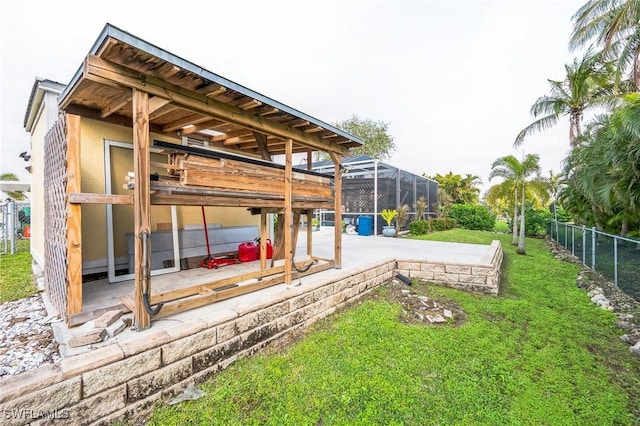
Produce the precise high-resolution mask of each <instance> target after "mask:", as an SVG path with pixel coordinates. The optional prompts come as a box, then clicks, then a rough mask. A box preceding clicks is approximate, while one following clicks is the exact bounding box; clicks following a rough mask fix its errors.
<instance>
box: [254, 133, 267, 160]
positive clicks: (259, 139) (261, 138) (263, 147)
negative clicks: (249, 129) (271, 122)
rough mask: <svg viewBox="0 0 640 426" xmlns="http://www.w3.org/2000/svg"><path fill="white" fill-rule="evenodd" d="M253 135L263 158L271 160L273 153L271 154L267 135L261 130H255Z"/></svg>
mask: <svg viewBox="0 0 640 426" xmlns="http://www.w3.org/2000/svg"><path fill="white" fill-rule="evenodd" d="M253 137H254V138H255V139H256V143H257V144H258V151H259V152H260V156H261V157H262V159H263V160H266V161H271V154H269V148H268V147H267V135H263V134H262V133H260V132H255V131H254V132H253Z"/></svg>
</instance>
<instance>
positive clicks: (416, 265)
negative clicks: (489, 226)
mask: <svg viewBox="0 0 640 426" xmlns="http://www.w3.org/2000/svg"><path fill="white" fill-rule="evenodd" d="M491 253H492V255H491V256H490V258H488V259H486V263H483V264H482V265H462V264H461V265H449V264H447V265H444V264H430V263H427V262H425V261H397V262H396V261H395V260H388V261H384V262H383V263H378V264H376V265H371V266H369V267H366V268H363V269H361V270H359V271H357V272H356V273H354V274H352V275H350V276H347V277H344V276H343V277H340V278H336V279H334V280H332V281H329V282H323V283H321V284H316V285H305V286H299V287H291V288H289V289H288V290H287V291H286V292H280V293H279V294H276V295H273V296H267V297H265V298H264V300H262V301H261V303H260V305H258V306H249V307H246V308H245V309H244V310H242V309H237V310H231V309H220V310H218V311H215V312H213V313H210V314H207V315H203V316H201V317H200V318H198V319H196V320H193V321H189V322H187V323H183V324H180V325H177V326H174V327H171V328H166V329H162V330H154V329H153V328H152V329H150V330H147V331H144V332H142V333H139V334H138V335H137V336H136V338H135V339H131V340H127V341H121V342H117V343H114V344H111V345H108V346H104V347H102V348H99V349H95V350H93V351H91V352H87V353H84V354H81V355H77V356H74V357H70V358H66V359H63V360H62V361H60V362H58V363H55V364H47V365H46V366H42V367H40V368H38V369H36V370H32V371H29V372H26V373H22V374H19V375H17V376H12V377H10V378H8V379H3V380H1V381H0V415H1V416H2V419H3V424H7V425H9V424H12V425H14V424H15V425H23V424H28V423H32V424H37V425H40V424H49V423H55V424H56V425H59V424H60V425H61V424H74V425H75V424H96V425H110V424H112V423H114V422H116V421H119V420H126V419H130V418H133V417H137V416H141V415H144V414H146V413H147V412H149V411H150V410H151V408H152V407H153V405H154V404H155V403H156V402H158V401H159V400H161V399H163V398H170V397H172V396H174V395H176V394H178V393H180V392H181V391H183V390H184V389H186V388H187V387H189V386H191V385H197V384H199V383H201V382H203V381H204V380H206V379H207V378H208V377H210V376H211V375H213V374H215V373H217V372H218V371H220V370H222V369H224V368H225V367H226V366H227V365H229V364H230V363H232V362H233V361H235V360H236V359H237V358H238V357H241V356H246V355H250V354H253V353H254V352H256V351H258V350H260V349H261V348H263V347H264V346H265V345H267V343H269V342H270V341H271V340H274V339H277V338H279V337H281V336H282V335H284V334H285V333H287V332H290V331H292V330H294V329H296V328H299V327H306V326H308V325H310V324H312V323H314V322H316V321H317V320H319V319H321V318H324V317H326V316H327V315H329V314H331V313H333V312H335V310H336V309H339V308H341V307H343V306H344V305H345V304H348V303H351V302H353V301H354V300H356V299H358V298H360V297H361V296H363V295H364V294H366V293H367V292H369V291H371V290H372V289H373V288H375V287H377V286H378V285H380V284H382V283H383V282H385V281H388V280H389V279H391V278H392V277H393V274H394V272H395V270H396V268H397V270H398V272H400V273H403V274H406V275H409V276H411V277H412V278H414V277H415V278H424V279H427V280H429V281H434V282H437V283H442V284H446V285H451V286H453V287H457V288H464V289H467V290H473V291H481V292H483V293H492V294H496V293H497V290H498V285H499V277H500V263H501V260H502V250H501V247H500V245H499V243H498V244H497V246H495V247H494V246H493V245H492V251H491ZM474 274H475V275H474ZM474 277H476V278H474ZM478 277H479V278H478ZM38 417H40V418H38Z"/></svg>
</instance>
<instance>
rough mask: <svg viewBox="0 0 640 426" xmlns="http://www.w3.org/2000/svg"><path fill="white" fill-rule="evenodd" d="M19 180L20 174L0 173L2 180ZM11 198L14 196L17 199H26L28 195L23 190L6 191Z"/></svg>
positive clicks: (0, 179)
mask: <svg viewBox="0 0 640 426" xmlns="http://www.w3.org/2000/svg"><path fill="white" fill-rule="evenodd" d="M2 180H4V181H11V182H14V181H18V176H16V174H15V173H0V181H2ZM5 192H6V193H7V195H8V196H9V198H13V199H14V200H16V201H22V200H26V199H27V196H26V195H24V192H23V191H5Z"/></svg>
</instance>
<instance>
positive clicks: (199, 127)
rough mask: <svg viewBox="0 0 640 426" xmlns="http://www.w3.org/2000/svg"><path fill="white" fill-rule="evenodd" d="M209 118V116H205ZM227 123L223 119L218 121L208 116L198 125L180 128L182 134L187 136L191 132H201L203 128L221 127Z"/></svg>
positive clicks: (214, 128) (213, 128)
mask: <svg viewBox="0 0 640 426" xmlns="http://www.w3.org/2000/svg"><path fill="white" fill-rule="evenodd" d="M207 118H209V117H207ZM226 125H227V123H226V122H224V121H220V120H217V119H215V118H214V119H211V118H209V119H208V120H207V121H204V122H202V123H200V124H198V125H195V126H193V127H187V128H186V129H183V130H182V136H187V135H190V134H193V133H198V132H201V131H203V130H216V128H219V127H222V126H226Z"/></svg>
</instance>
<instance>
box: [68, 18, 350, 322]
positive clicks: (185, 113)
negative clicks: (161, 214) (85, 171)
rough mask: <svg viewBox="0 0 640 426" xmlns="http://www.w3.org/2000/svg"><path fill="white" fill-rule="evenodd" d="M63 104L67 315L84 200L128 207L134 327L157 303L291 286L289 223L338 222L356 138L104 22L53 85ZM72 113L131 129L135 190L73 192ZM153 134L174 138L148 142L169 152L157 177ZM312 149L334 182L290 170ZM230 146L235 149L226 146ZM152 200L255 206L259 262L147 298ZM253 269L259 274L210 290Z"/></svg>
mask: <svg viewBox="0 0 640 426" xmlns="http://www.w3.org/2000/svg"><path fill="white" fill-rule="evenodd" d="M60 108H61V109H62V110H64V111H65V112H66V114H67V197H68V206H67V210H68V214H67V215H68V219H67V265H68V266H67V282H68V285H67V290H68V312H67V317H71V316H73V315H75V314H78V313H80V312H81V311H82V249H81V241H82V237H81V209H80V207H81V204H83V203H102V204H133V205H134V223H135V232H134V243H135V287H134V293H133V295H134V296H133V298H131V299H130V300H123V302H124V303H125V304H126V305H127V306H128V307H129V308H130V309H131V310H132V311H133V312H134V323H135V324H134V325H135V326H136V328H137V329H138V330H143V329H146V328H148V327H149V326H150V320H151V317H152V315H154V312H155V311H156V309H157V306H159V305H160V304H165V306H164V308H163V309H162V315H167V314H170V313H172V312H177V311H180V310H185V309H190V308H193V307H196V306H201V305H204V304H208V303H211V302H212V301H215V300H220V299H223V298H228V297H233V296H235V295H238V294H243V293H247V292H249V291H255V290H257V289H260V288H264V287H267V286H269V285H274V284H277V283H281V282H284V283H285V284H290V283H291V281H292V279H293V278H294V277H295V276H297V275H299V274H301V273H300V272H297V271H295V270H294V268H295V264H294V263H293V256H294V250H295V242H294V239H295V232H294V230H297V228H298V227H297V221H299V217H300V215H303V214H306V215H307V219H308V223H310V222H311V214H312V210H313V209H314V208H333V209H334V210H335V212H336V223H337V224H339V223H340V220H341V219H340V212H341V197H340V194H341V175H340V164H341V158H342V157H343V156H345V155H347V154H348V151H349V148H351V147H355V146H359V145H361V144H362V141H360V140H359V139H357V138H355V137H353V136H351V135H349V134H347V133H345V132H344V131H342V130H340V129H337V128H336V127H334V126H331V125H329V124H326V123H324V122H322V121H320V120H318V119H315V118H313V117H310V116H308V115H306V114H304V113H302V112H299V111H297V110H295V109H293V108H291V107H288V106H286V105H284V104H281V103H279V102H277V101H275V100H273V99H270V98H268V97H266V96H264V95H261V94H260V93H257V92H254V91H252V90H250V89H248V88H246V87H243V86H241V85H239V84H237V83H234V82H232V81H230V80H227V79H225V78H223V77H220V76H219V75H216V74H214V73H212V72H210V71H207V70H205V69H204V68H201V67H199V66H197V65H195V64H193V63H191V62H188V61H185V60H184V59H182V58H180V57H177V56H175V55H173V54H171V53H169V52H166V51H164V50H162V49H160V48H158V47H156V46H154V45H152V44H149V43H147V42H145V41H144V40H141V39H139V38H137V37H135V36H133V35H131V34H129V33H127V32H124V31H122V30H120V29H118V28H116V27H114V26H111V25H109V24H107V25H106V26H105V28H104V30H103V31H102V33H101V34H100V37H99V38H98V40H97V41H96V43H95V44H94V45H93V47H92V49H91V51H90V53H89V54H88V56H87V57H86V58H85V60H84V62H83V64H82V66H81V67H80V69H79V70H78V72H77V73H76V74H75V76H74V77H73V79H72V81H71V82H70V84H69V85H68V86H67V88H66V90H65V91H64V92H63V93H62V94H61V96H60ZM80 117H85V118H89V119H94V120H101V121H106V122H109V123H113V124H118V125H124V126H127V127H131V128H132V131H133V161H134V178H133V179H132V181H131V188H132V190H133V195H131V196H128V195H112V194H87V193H81V191H80V179H81V176H80V175H81V173H80V150H81V145H82V141H81V137H80ZM151 132H154V133H157V134H165V135H167V136H170V137H171V139H175V138H180V140H182V142H183V143H182V145H181V144H167V143H163V142H156V146H160V147H161V148H162V149H164V150H165V152H167V155H168V158H169V161H168V163H167V164H164V165H163V166H165V167H166V169H167V170H168V172H167V175H166V176H161V177H160V178H159V179H158V180H154V181H151V180H150V179H148V176H149V175H150V170H151V165H152V162H151V161H150V148H151V146H152V145H153V144H154V142H153V141H151V137H150V133H151ZM189 141H197V142H198V145H200V147H201V148H199V149H201V151H198V150H196V151H195V152H194V151H193V150H189V149H188V142H189ZM172 145H173V146H172ZM313 151H324V152H327V153H328V154H329V155H330V157H331V159H332V161H333V163H334V166H335V171H336V172H335V173H334V176H333V191H331V188H330V187H329V179H328V178H327V177H326V176H320V175H318V174H317V173H316V174H313V173H311V172H309V173H304V172H302V171H300V170H298V169H295V168H294V167H293V165H292V155H293V154H294V153H306V155H307V165H308V167H310V165H311V156H312V152H313ZM209 152H211V153H212V155H211V156H209V155H207V153H209ZM216 152H217V153H220V152H222V153H224V155H222V154H220V155H216V154H215V153H216ZM233 153H237V154H238V155H239V156H238V157H237V158H236V157H233V156H228V155H227V154H233ZM279 154H283V155H284V156H285V164H284V167H282V166H280V167H277V166H276V167H274V164H273V163H272V156H273V155H279ZM153 165H154V166H158V164H153ZM267 182H268V185H267V184H266V183H267ZM155 204H158V205H194V206H196V205H197V206H200V205H206V206H234V207H251V208H256V209H259V213H260V218H261V220H260V235H261V246H262V247H261V262H260V265H261V268H260V271H259V272H255V273H252V274H249V275H247V274H245V275H243V276H238V277H236V278H234V279H227V280H222V281H219V282H213V283H208V284H206V285H199V286H195V287H192V288H187V289H180V290H175V291H173V292H169V293H164V294H156V295H153V296H152V295H151V291H150V290H151V279H150V260H149V256H150V255H149V253H150V247H149V236H150V234H151V228H150V223H151V222H150V206H151V205H155ZM268 213H279V214H283V217H284V221H281V220H279V221H278V223H279V225H280V227H279V229H278V233H277V235H276V247H275V248H274V258H275V257H281V258H283V259H284V264H283V265H282V266H279V267H274V266H273V265H272V266H271V267H267V259H266V258H265V253H266V247H265V244H266V241H267V214H268ZM307 228H308V232H309V235H308V239H307V241H308V242H307V244H308V250H307V252H308V254H311V229H310V228H311V227H307ZM279 237H281V238H279ZM325 260H327V262H325V263H323V264H322V265H318V266H314V267H312V268H310V269H309V271H307V272H305V273H313V272H318V271H319V270H322V269H327V267H340V266H341V229H340V226H336V227H335V247H334V259H325ZM250 278H256V279H259V281H257V282H256V283H255V284H252V285H248V286H237V287H235V288H231V289H227V290H221V291H215V292H214V291H213V290H215V289H220V288H222V287H225V286H229V284H233V283H234V282H240V281H246V280H247V279H250ZM153 305H156V308H153Z"/></svg>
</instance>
